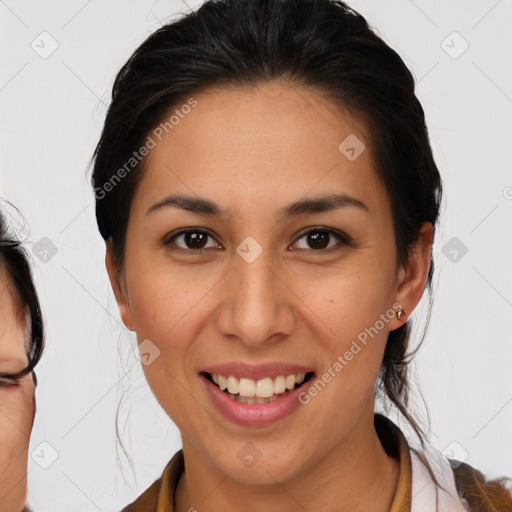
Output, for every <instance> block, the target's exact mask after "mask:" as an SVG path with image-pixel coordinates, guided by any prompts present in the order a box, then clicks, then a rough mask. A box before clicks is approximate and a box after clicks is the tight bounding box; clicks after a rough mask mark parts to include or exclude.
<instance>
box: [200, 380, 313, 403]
mask: <svg viewBox="0 0 512 512" xmlns="http://www.w3.org/2000/svg"><path fill="white" fill-rule="evenodd" d="M202 375H203V376H204V377H205V378H206V379H208V380H209V381H210V382H211V383H213V384H215V385H216V386H217V387H218V388H219V389H220V390H221V391H223V392H224V393H225V394H226V395H228V397H230V398H231V399H233V400H236V401H237V402H241V403H244V404H247V405H256V404H267V403H269V402H274V401H275V400H279V399H280V398H281V397H284V396H286V395H287V394H288V393H290V392H291V391H293V390H295V389H297V388H299V387H301V386H304V385H305V384H306V383H307V382H308V381H309V380H311V379H312V378H313V377H314V375H315V374H314V372H308V373H297V374H290V375H279V376H277V377H274V378H271V377H265V378H263V379H259V380H255V379H249V378H244V377H242V378H237V377H234V376H232V375H220V374H217V373H208V372H202Z"/></svg>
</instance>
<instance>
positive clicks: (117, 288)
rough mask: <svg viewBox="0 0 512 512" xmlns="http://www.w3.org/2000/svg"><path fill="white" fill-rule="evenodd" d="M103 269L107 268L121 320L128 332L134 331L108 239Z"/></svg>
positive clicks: (131, 316) (129, 309)
mask: <svg viewBox="0 0 512 512" xmlns="http://www.w3.org/2000/svg"><path fill="white" fill-rule="evenodd" d="M105 267H106V268H107V273H108V277H109V279H110V284H111V286H112V290H113V291H114V296H115V298H116V302H117V306H118V307H119V313H120V314H121V319H122V320H123V323H124V325H125V326H126V327H127V328H128V329H129V330H130V331H134V330H135V329H134V327H133V315H132V311H131V308H130V302H129V301H128V299H127V298H126V297H125V293H124V286H123V283H122V282H121V278H120V276H119V272H118V269H117V266H116V264H115V261H114V251H113V249H112V242H111V240H110V239H109V240H108V241H107V242H106V252H105Z"/></svg>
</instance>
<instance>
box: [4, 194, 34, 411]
mask: <svg viewBox="0 0 512 512" xmlns="http://www.w3.org/2000/svg"><path fill="white" fill-rule="evenodd" d="M6 204H7V203H6ZM9 204H10V203H9ZM10 206H11V207H13V206H12V205H10ZM13 208H14V207H13ZM0 266H1V267H2V270H4V271H5V274H6V276H7V278H8V280H9V283H8V285H9V289H10V291H11V293H12V294H13V298H14V300H15V303H16V306H17V312H18V313H19V314H20V315H25V313H28V318H29V319H30V320H29V321H30V325H29V327H30V331H29V332H30V341H29V344H28V350H27V359H28V364H27V366H26V367H25V368H23V369H22V370H20V371H19V372H17V373H15V374H10V373H5V372H0V385H9V384H14V383H15V382H16V381H17V380H18V379H20V378H21V377H23V376H24V375H27V374H29V373H32V378H33V380H34V384H35V385H37V378H36V374H35V371H34V368H35V366H36V365H37V363H38V362H39V360H40V359H41V355H42V353H43V349H44V325H43V318H42V313H41V306H40V304H39V298H38V295H37V291H36V288H35V285H34V281H33V277H32V271H31V268H30V263H29V257H28V254H27V252H26V251H25V249H24V247H23V245H22V241H21V240H20V239H18V238H17V237H16V236H15V235H14V234H13V233H10V232H9V226H8V225H7V222H6V220H5V217H4V215H3V214H2V212H0ZM34 413H35V409H34Z"/></svg>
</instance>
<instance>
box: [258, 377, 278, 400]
mask: <svg viewBox="0 0 512 512" xmlns="http://www.w3.org/2000/svg"><path fill="white" fill-rule="evenodd" d="M273 394H274V383H273V382H272V379H271V378H270V377H265V378H264V379H260V380H259V381H258V382H257V383H256V396H257V397H259V398H269V397H271V396H272V395H273Z"/></svg>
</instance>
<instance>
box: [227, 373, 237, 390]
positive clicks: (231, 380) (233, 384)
mask: <svg viewBox="0 0 512 512" xmlns="http://www.w3.org/2000/svg"><path fill="white" fill-rule="evenodd" d="M227 385H228V391H229V392H230V393H231V394H232V395H236V394H237V393H238V379H237V378H236V377H233V376H231V375H230V376H229V377H228V382H227Z"/></svg>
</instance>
